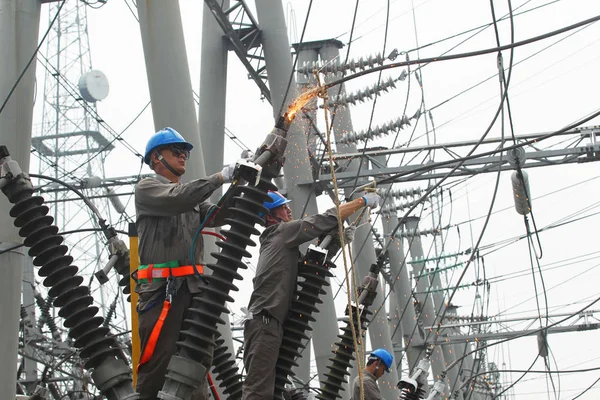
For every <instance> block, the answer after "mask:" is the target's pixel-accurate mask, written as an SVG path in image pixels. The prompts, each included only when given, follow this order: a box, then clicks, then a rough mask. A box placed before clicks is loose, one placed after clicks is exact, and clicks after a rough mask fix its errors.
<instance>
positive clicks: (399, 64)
mask: <svg viewBox="0 0 600 400" xmlns="http://www.w3.org/2000/svg"><path fill="white" fill-rule="evenodd" d="M598 20H600V15H599V16H596V17H592V18H589V19H586V20H584V21H581V22H578V23H575V24H573V25H569V26H566V27H564V28H561V29H557V30H554V31H551V32H548V33H545V34H543V35H539V36H534V37H532V38H529V39H525V40H522V41H519V42H515V43H513V44H509V45H504V46H501V47H497V48H489V49H483V50H476V51H471V52H468V53H459V54H452V55H448V56H440V57H430V58H422V59H417V60H412V61H404V62H397V63H391V64H386V65H381V66H379V67H373V68H371V69H369V70H365V71H360V72H357V73H354V74H351V75H348V76H345V77H343V78H340V79H338V80H337V81H334V82H330V83H328V84H326V85H325V88H326V89H327V88H330V87H332V86H335V85H339V84H342V83H344V82H347V81H349V80H351V79H355V78H358V77H360V76H364V75H368V74H372V73H373V72H379V71H383V70H387V69H392V68H398V67H405V66H407V65H417V64H426V63H432V62H439V61H449V60H457V59H460V58H469V57H477V56H481V55H485V54H490V53H495V52H498V51H504V50H509V49H514V48H517V47H521V46H525V45H528V44H531V43H535V42H538V41H540V40H544V39H547V38H550V37H552V36H556V35H560V34H561V33H565V32H568V31H570V30H573V29H576V28H579V27H581V26H583V25H587V24H591V23H593V22H596V21H598Z"/></svg>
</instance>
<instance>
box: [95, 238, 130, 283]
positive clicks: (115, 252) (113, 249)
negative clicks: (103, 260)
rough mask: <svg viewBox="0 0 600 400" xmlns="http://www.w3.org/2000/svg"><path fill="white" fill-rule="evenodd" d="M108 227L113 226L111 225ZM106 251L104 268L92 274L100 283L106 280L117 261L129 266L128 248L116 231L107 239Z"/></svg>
mask: <svg viewBox="0 0 600 400" xmlns="http://www.w3.org/2000/svg"><path fill="white" fill-rule="evenodd" d="M110 229H113V228H112V227H111V228H110ZM108 251H109V254H110V258H109V260H108V263H107V264H106V265H105V266H104V268H102V269H101V270H99V271H97V272H96V273H95V274H94V276H95V277H96V279H98V282H100V284H101V285H104V284H105V283H106V282H108V273H109V272H110V270H111V268H112V267H113V266H115V265H116V264H117V263H118V262H120V263H122V264H124V265H125V266H126V267H127V268H129V249H128V248H127V245H126V244H125V242H124V241H122V240H121V239H119V238H118V237H117V236H116V232H115V235H114V236H112V237H110V238H109V239H108ZM117 270H121V268H118V267H117Z"/></svg>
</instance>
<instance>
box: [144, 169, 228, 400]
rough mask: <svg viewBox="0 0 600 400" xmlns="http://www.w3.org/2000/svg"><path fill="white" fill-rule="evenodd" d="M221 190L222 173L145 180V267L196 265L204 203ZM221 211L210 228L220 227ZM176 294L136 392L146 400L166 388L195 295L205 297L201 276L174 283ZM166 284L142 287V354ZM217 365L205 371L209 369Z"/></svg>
mask: <svg viewBox="0 0 600 400" xmlns="http://www.w3.org/2000/svg"><path fill="white" fill-rule="evenodd" d="M220 186H221V182H220V178H219V176H218V175H217V174H215V175H211V176H209V177H208V178H206V179H197V180H194V181H191V182H189V183H184V184H182V183H172V182H170V181H169V180H168V179H166V178H164V177H162V176H160V175H157V176H156V177H155V178H146V179H143V180H141V181H140V182H139V183H138V184H137V186H136V188H135V209H136V228H137V232H138V236H139V247H138V251H139V257H140V264H142V265H143V264H153V263H154V264H157V263H164V262H167V261H172V260H179V261H180V265H191V264H192V262H191V259H190V255H189V254H190V246H191V244H192V240H193V237H194V234H195V233H196V230H197V229H198V227H199V226H200V223H201V222H202V221H203V220H204V218H205V217H206V215H207V214H208V212H209V210H210V208H211V206H212V204H211V203H208V202H206V201H205V200H206V199H207V198H208V197H209V196H210V195H211V194H212V192H213V191H214V190H215V189H217V188H219V187H220ZM223 218H224V215H223V213H222V212H219V214H217V217H216V218H215V220H214V221H212V223H211V224H209V226H214V225H220V224H222V220H223ZM203 255H204V244H203V241H202V235H199V236H198V239H197V240H196V247H195V252H194V258H195V260H196V264H202V263H203ZM175 281H176V282H175V283H176V287H177V294H176V295H175V296H174V297H173V302H172V306H171V310H170V311H169V314H168V315H167V318H166V320H165V323H164V325H163V329H162V330H161V333H160V336H159V339H158V341H157V344H156V348H155V350H154V353H153V355H152V358H151V359H150V360H149V361H148V362H146V363H145V364H142V365H141V366H140V368H139V372H138V378H137V387H136V390H137V392H138V393H140V396H141V397H140V398H141V399H144V400H145V399H156V396H157V394H158V391H159V390H161V389H162V386H163V383H164V380H165V373H166V371H167V365H168V363H169V360H170V359H171V356H172V355H173V354H175V351H176V346H175V342H176V341H177V339H178V337H179V332H180V330H181V325H182V323H183V320H184V319H185V318H186V317H187V311H188V309H189V308H190V306H191V299H192V295H193V294H194V293H198V292H200V289H201V279H200V278H199V277H197V276H193V275H192V276H186V277H182V278H175ZM165 287H166V281H165V280H156V279H155V280H153V281H152V282H148V283H140V284H138V285H137V286H136V289H135V291H136V292H137V293H138V294H139V300H138V308H137V310H138V316H139V335H140V343H141V350H142V352H143V349H144V347H145V346H146V344H147V342H148V339H149V337H150V333H151V332H152V329H153V328H154V324H155V323H156V321H157V319H158V316H159V315H160V313H161V310H162V306H163V301H164V299H165ZM211 363H212V360H208V361H207V365H205V367H206V368H207V369H209V368H210V364H211ZM206 391H207V387H206V385H203V387H201V388H199V389H198V390H197V391H196V392H195V394H194V397H193V400H200V399H205V398H207V395H206Z"/></svg>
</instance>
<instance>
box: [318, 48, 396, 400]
mask: <svg viewBox="0 0 600 400" xmlns="http://www.w3.org/2000/svg"><path fill="white" fill-rule="evenodd" d="M342 46H343V45H342V43H341V42H339V41H337V40H328V41H325V42H324V43H323V46H322V47H321V49H320V50H319V55H320V56H321V59H322V61H323V62H336V60H339V55H340V51H339V50H340V48H341V47H342ZM340 77H341V75H340V74H328V75H326V76H325V81H326V82H331V81H333V80H336V79H338V78H340ZM344 93H345V87H344V86H343V85H342V86H341V87H340V86H336V87H333V88H331V89H329V93H328V94H329V98H330V99H335V98H336V97H337V96H338V94H339V95H343V94H344ZM330 111H331V112H332V116H331V119H330V121H333V123H332V129H333V133H334V138H335V142H337V141H339V139H341V137H342V135H343V134H344V133H345V132H352V131H353V130H354V128H353V126H352V117H351V115H350V110H349V109H348V107H347V106H338V107H334V108H333V109H330ZM330 123H331V122H330ZM337 151H338V152H339V153H349V152H355V151H356V146H355V145H353V144H351V145H347V146H344V145H337ZM365 162H366V160H365ZM345 167H346V171H358V167H359V162H358V160H355V161H352V162H351V163H350V164H349V165H346V166H345ZM361 183H364V182H358V185H360V184H361ZM345 195H346V197H347V196H349V195H350V193H349V192H346V193H345ZM351 218H356V216H353V217H351ZM362 222H365V223H364V225H362V226H361V227H360V228H359V229H357V231H356V236H355V238H354V242H353V243H352V252H353V257H354V266H355V268H357V271H356V276H357V278H358V279H359V280H360V279H361V277H363V276H365V275H366V274H368V272H369V267H370V266H371V264H373V263H374V262H375V259H376V255H375V247H374V245H373V239H372V237H371V224H370V223H368V222H366V220H364V221H362ZM363 244H364V246H363ZM379 281H380V282H381V284H380V286H379V288H378V294H377V298H376V299H375V302H374V303H373V305H372V306H371V311H372V312H373V313H374V314H375V313H377V314H376V316H375V317H374V318H373V320H372V321H371V324H370V325H369V329H368V330H369V338H370V339H371V348H372V349H376V348H379V347H384V348H386V349H387V350H389V351H392V350H393V345H392V340H391V337H390V330H389V326H388V322H387V313H386V311H385V305H384V304H383V299H384V294H383V289H382V285H383V282H384V280H383V279H381V278H380V280H379ZM378 310H379V312H378ZM355 375H356V371H353V373H352V374H351V378H353V377H354V376H355ZM397 382H398V371H397V368H396V364H394V366H393V368H392V369H391V370H390V373H389V374H386V375H384V376H383V377H382V378H381V379H380V380H379V387H380V389H381V394H382V397H384V398H390V399H391V398H393V399H395V398H397V397H398V395H399V393H398V390H397V389H396V383H397Z"/></svg>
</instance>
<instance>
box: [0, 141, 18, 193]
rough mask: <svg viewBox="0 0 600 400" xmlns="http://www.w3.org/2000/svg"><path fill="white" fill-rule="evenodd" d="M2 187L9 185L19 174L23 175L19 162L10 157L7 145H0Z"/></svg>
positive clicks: (0, 185)
mask: <svg viewBox="0 0 600 400" xmlns="http://www.w3.org/2000/svg"><path fill="white" fill-rule="evenodd" d="M0 165H1V166H2V167H1V168H0V174H1V176H2V177H1V178H0V189H2V188H3V187H4V186H6V185H8V184H9V183H10V182H11V181H13V180H14V179H15V178H16V177H17V176H19V175H21V174H22V173H23V171H22V170H21V167H20V166H19V164H18V163H17V162H16V161H15V160H13V159H11V158H10V154H9V152H8V148H7V147H6V146H0Z"/></svg>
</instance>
